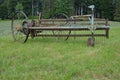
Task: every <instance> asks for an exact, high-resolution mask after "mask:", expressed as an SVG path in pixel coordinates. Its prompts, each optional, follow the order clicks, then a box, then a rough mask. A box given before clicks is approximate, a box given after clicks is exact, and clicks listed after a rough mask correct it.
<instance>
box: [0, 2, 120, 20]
mask: <svg viewBox="0 0 120 80" xmlns="http://www.w3.org/2000/svg"><path fill="white" fill-rule="evenodd" d="M112 1H113V0H33V5H34V8H33V9H34V10H33V12H34V14H33V15H34V16H37V12H42V16H43V18H50V17H51V16H52V15H54V14H58V13H65V14H67V15H68V16H71V15H80V9H81V7H82V8H83V9H84V10H83V14H88V13H90V11H89V10H90V9H88V6H89V5H91V4H94V5H95V15H97V17H100V18H108V19H110V20H113V19H115V20H119V19H117V18H119V17H118V16H119V12H118V11H119V9H118V8H119V2H120V1H119V0H115V1H118V2H116V3H117V4H116V8H115V3H113V2H112ZM31 5H32V0H0V10H1V11H0V12H1V15H0V17H1V18H2V19H3V18H12V16H13V14H14V12H15V10H16V9H17V10H18V9H21V10H23V11H24V12H25V13H26V14H27V16H28V17H29V16H31V15H32V7H31ZM117 5H118V7H117ZM3 8H4V9H3ZM3 11H4V12H3ZM78 13H79V14H78ZM5 15H6V16H7V17H5Z"/></svg>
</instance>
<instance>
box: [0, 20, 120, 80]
mask: <svg viewBox="0 0 120 80" xmlns="http://www.w3.org/2000/svg"><path fill="white" fill-rule="evenodd" d="M10 33H11V31H10V21H1V22H0V80H119V79H120V37H119V36H120V23H119V22H118V23H116V22H111V29H110V38H109V39H106V38H96V39H95V40H96V42H95V43H96V44H95V47H88V46H87V39H88V38H81V37H80V38H76V39H75V40H74V38H70V39H69V40H68V41H64V40H56V39H54V38H35V39H31V38H29V40H28V42H27V43H25V44H22V43H19V42H13V39H12V36H11V35H10Z"/></svg>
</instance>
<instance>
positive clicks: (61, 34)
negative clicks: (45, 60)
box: [11, 5, 109, 46]
mask: <svg viewBox="0 0 120 80" xmlns="http://www.w3.org/2000/svg"><path fill="white" fill-rule="evenodd" d="M89 8H91V10H92V14H90V15H82V16H71V17H68V16H67V15H65V14H63V13H60V14H57V15H55V16H53V17H52V18H50V19H41V13H39V19H38V20H36V21H35V20H31V21H30V20H28V17H27V16H26V14H25V13H24V12H22V11H17V12H16V13H15V14H14V16H13V19H12V24H11V30H12V35H13V39H14V41H20V42H24V43H25V42H26V41H27V40H28V37H29V36H31V37H32V38H34V37H38V36H41V37H55V38H56V39H60V38H62V39H64V40H67V39H68V38H69V37H89V39H88V45H90V46H94V43H95V37H97V36H103V37H106V38H109V24H108V20H107V19H97V18H94V5H91V6H89ZM98 30H99V31H104V32H100V33H96V32H95V31H98ZM83 31H86V33H84V32H83ZM80 32H81V33H80Z"/></svg>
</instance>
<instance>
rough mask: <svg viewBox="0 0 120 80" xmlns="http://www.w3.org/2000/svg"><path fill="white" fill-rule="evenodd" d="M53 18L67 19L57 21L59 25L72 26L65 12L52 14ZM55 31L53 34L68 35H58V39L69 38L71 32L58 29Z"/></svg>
mask: <svg viewBox="0 0 120 80" xmlns="http://www.w3.org/2000/svg"><path fill="white" fill-rule="evenodd" d="M52 19H66V21H65V22H59V23H56V24H58V27H61V28H62V27H71V25H70V23H69V21H68V20H69V17H68V16H67V15H66V14H64V13H59V14H56V15H53V16H52ZM52 32H53V35H66V36H57V37H56V38H57V39H64V40H67V39H68V38H69V36H70V34H71V30H56V31H54V30H53V31H52Z"/></svg>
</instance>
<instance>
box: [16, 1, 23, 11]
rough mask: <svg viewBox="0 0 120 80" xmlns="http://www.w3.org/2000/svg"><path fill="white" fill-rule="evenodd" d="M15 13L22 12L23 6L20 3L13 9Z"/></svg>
mask: <svg viewBox="0 0 120 80" xmlns="http://www.w3.org/2000/svg"><path fill="white" fill-rule="evenodd" d="M15 10H16V11H23V5H22V4H21V3H19V2H18V3H17V5H16V7H15Z"/></svg>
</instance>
